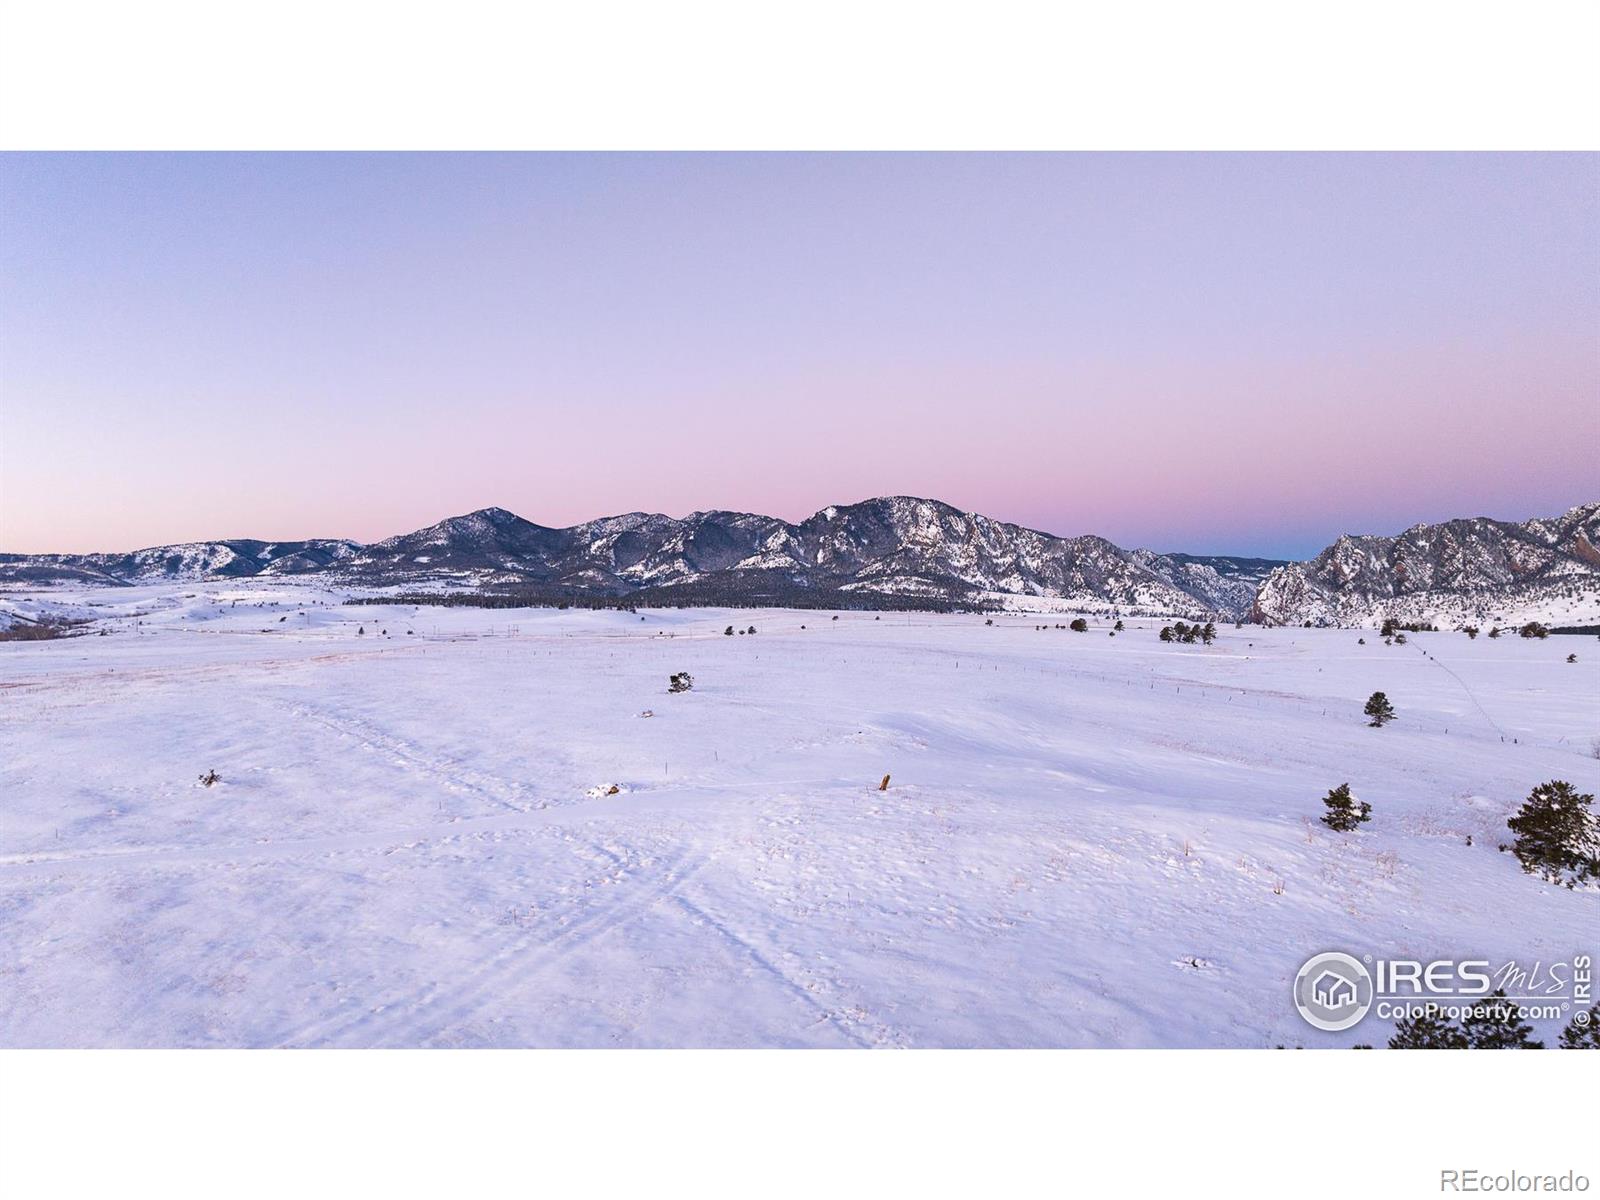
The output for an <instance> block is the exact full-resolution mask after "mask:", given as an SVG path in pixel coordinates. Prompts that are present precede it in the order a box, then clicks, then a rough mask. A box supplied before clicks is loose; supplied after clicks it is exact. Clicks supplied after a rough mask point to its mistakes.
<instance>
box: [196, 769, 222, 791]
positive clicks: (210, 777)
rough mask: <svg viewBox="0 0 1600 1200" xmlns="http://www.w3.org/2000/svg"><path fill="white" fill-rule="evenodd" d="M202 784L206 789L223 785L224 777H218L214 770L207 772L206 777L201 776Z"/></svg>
mask: <svg viewBox="0 0 1600 1200" xmlns="http://www.w3.org/2000/svg"><path fill="white" fill-rule="evenodd" d="M200 782H201V784H202V785H204V786H205V787H210V786H211V785H212V784H215V783H221V782H222V776H221V775H218V774H217V773H216V771H214V770H212V771H207V772H206V773H205V774H204V775H202V776H200Z"/></svg>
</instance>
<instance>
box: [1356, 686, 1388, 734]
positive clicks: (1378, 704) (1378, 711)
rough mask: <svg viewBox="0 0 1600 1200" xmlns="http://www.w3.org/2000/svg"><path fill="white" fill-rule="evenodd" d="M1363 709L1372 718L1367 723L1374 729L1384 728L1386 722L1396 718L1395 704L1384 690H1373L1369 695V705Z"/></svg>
mask: <svg viewBox="0 0 1600 1200" xmlns="http://www.w3.org/2000/svg"><path fill="white" fill-rule="evenodd" d="M1361 711H1362V712H1364V713H1366V714H1367V716H1369V717H1371V718H1372V720H1370V721H1368V722H1367V724H1368V725H1371V726H1372V727H1373V728H1374V729H1382V728H1383V726H1384V723H1385V722H1387V721H1392V720H1394V705H1392V704H1390V703H1389V697H1387V696H1385V695H1384V694H1383V693H1382V692H1373V693H1372V695H1370V696H1368V697H1367V706H1366V707H1365V708H1364V709H1362V710H1361Z"/></svg>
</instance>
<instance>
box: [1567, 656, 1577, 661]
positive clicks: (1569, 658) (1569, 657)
mask: <svg viewBox="0 0 1600 1200" xmlns="http://www.w3.org/2000/svg"><path fill="white" fill-rule="evenodd" d="M1567 661H1568V662H1577V661H1578V656H1577V655H1576V654H1569V655H1567Z"/></svg>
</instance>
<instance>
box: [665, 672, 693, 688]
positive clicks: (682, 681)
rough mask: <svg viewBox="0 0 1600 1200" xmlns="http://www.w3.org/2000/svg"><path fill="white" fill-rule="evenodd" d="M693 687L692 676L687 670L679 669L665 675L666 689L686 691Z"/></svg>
mask: <svg viewBox="0 0 1600 1200" xmlns="http://www.w3.org/2000/svg"><path fill="white" fill-rule="evenodd" d="M692 687H694V677H693V676H692V675H690V674H689V672H687V671H679V672H677V673H676V674H673V675H670V676H668V677H667V691H669V692H687V691H688V690H689V689H690V688H692Z"/></svg>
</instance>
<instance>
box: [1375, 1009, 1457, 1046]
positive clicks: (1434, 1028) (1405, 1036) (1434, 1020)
mask: <svg viewBox="0 0 1600 1200" xmlns="http://www.w3.org/2000/svg"><path fill="white" fill-rule="evenodd" d="M1466 1048H1467V1036H1466V1034H1464V1033H1462V1032H1461V1030H1460V1029H1458V1028H1456V1026H1454V1025H1452V1024H1450V1022H1449V1021H1447V1020H1445V1019H1444V1018H1442V1017H1433V1016H1429V1015H1427V1014H1426V1013H1424V1014H1423V1015H1421V1016H1416V1017H1402V1018H1401V1019H1400V1020H1399V1021H1398V1022H1396V1023H1395V1027H1394V1036H1393V1037H1392V1038H1390V1039H1389V1049H1391V1050H1465V1049H1466Z"/></svg>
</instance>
